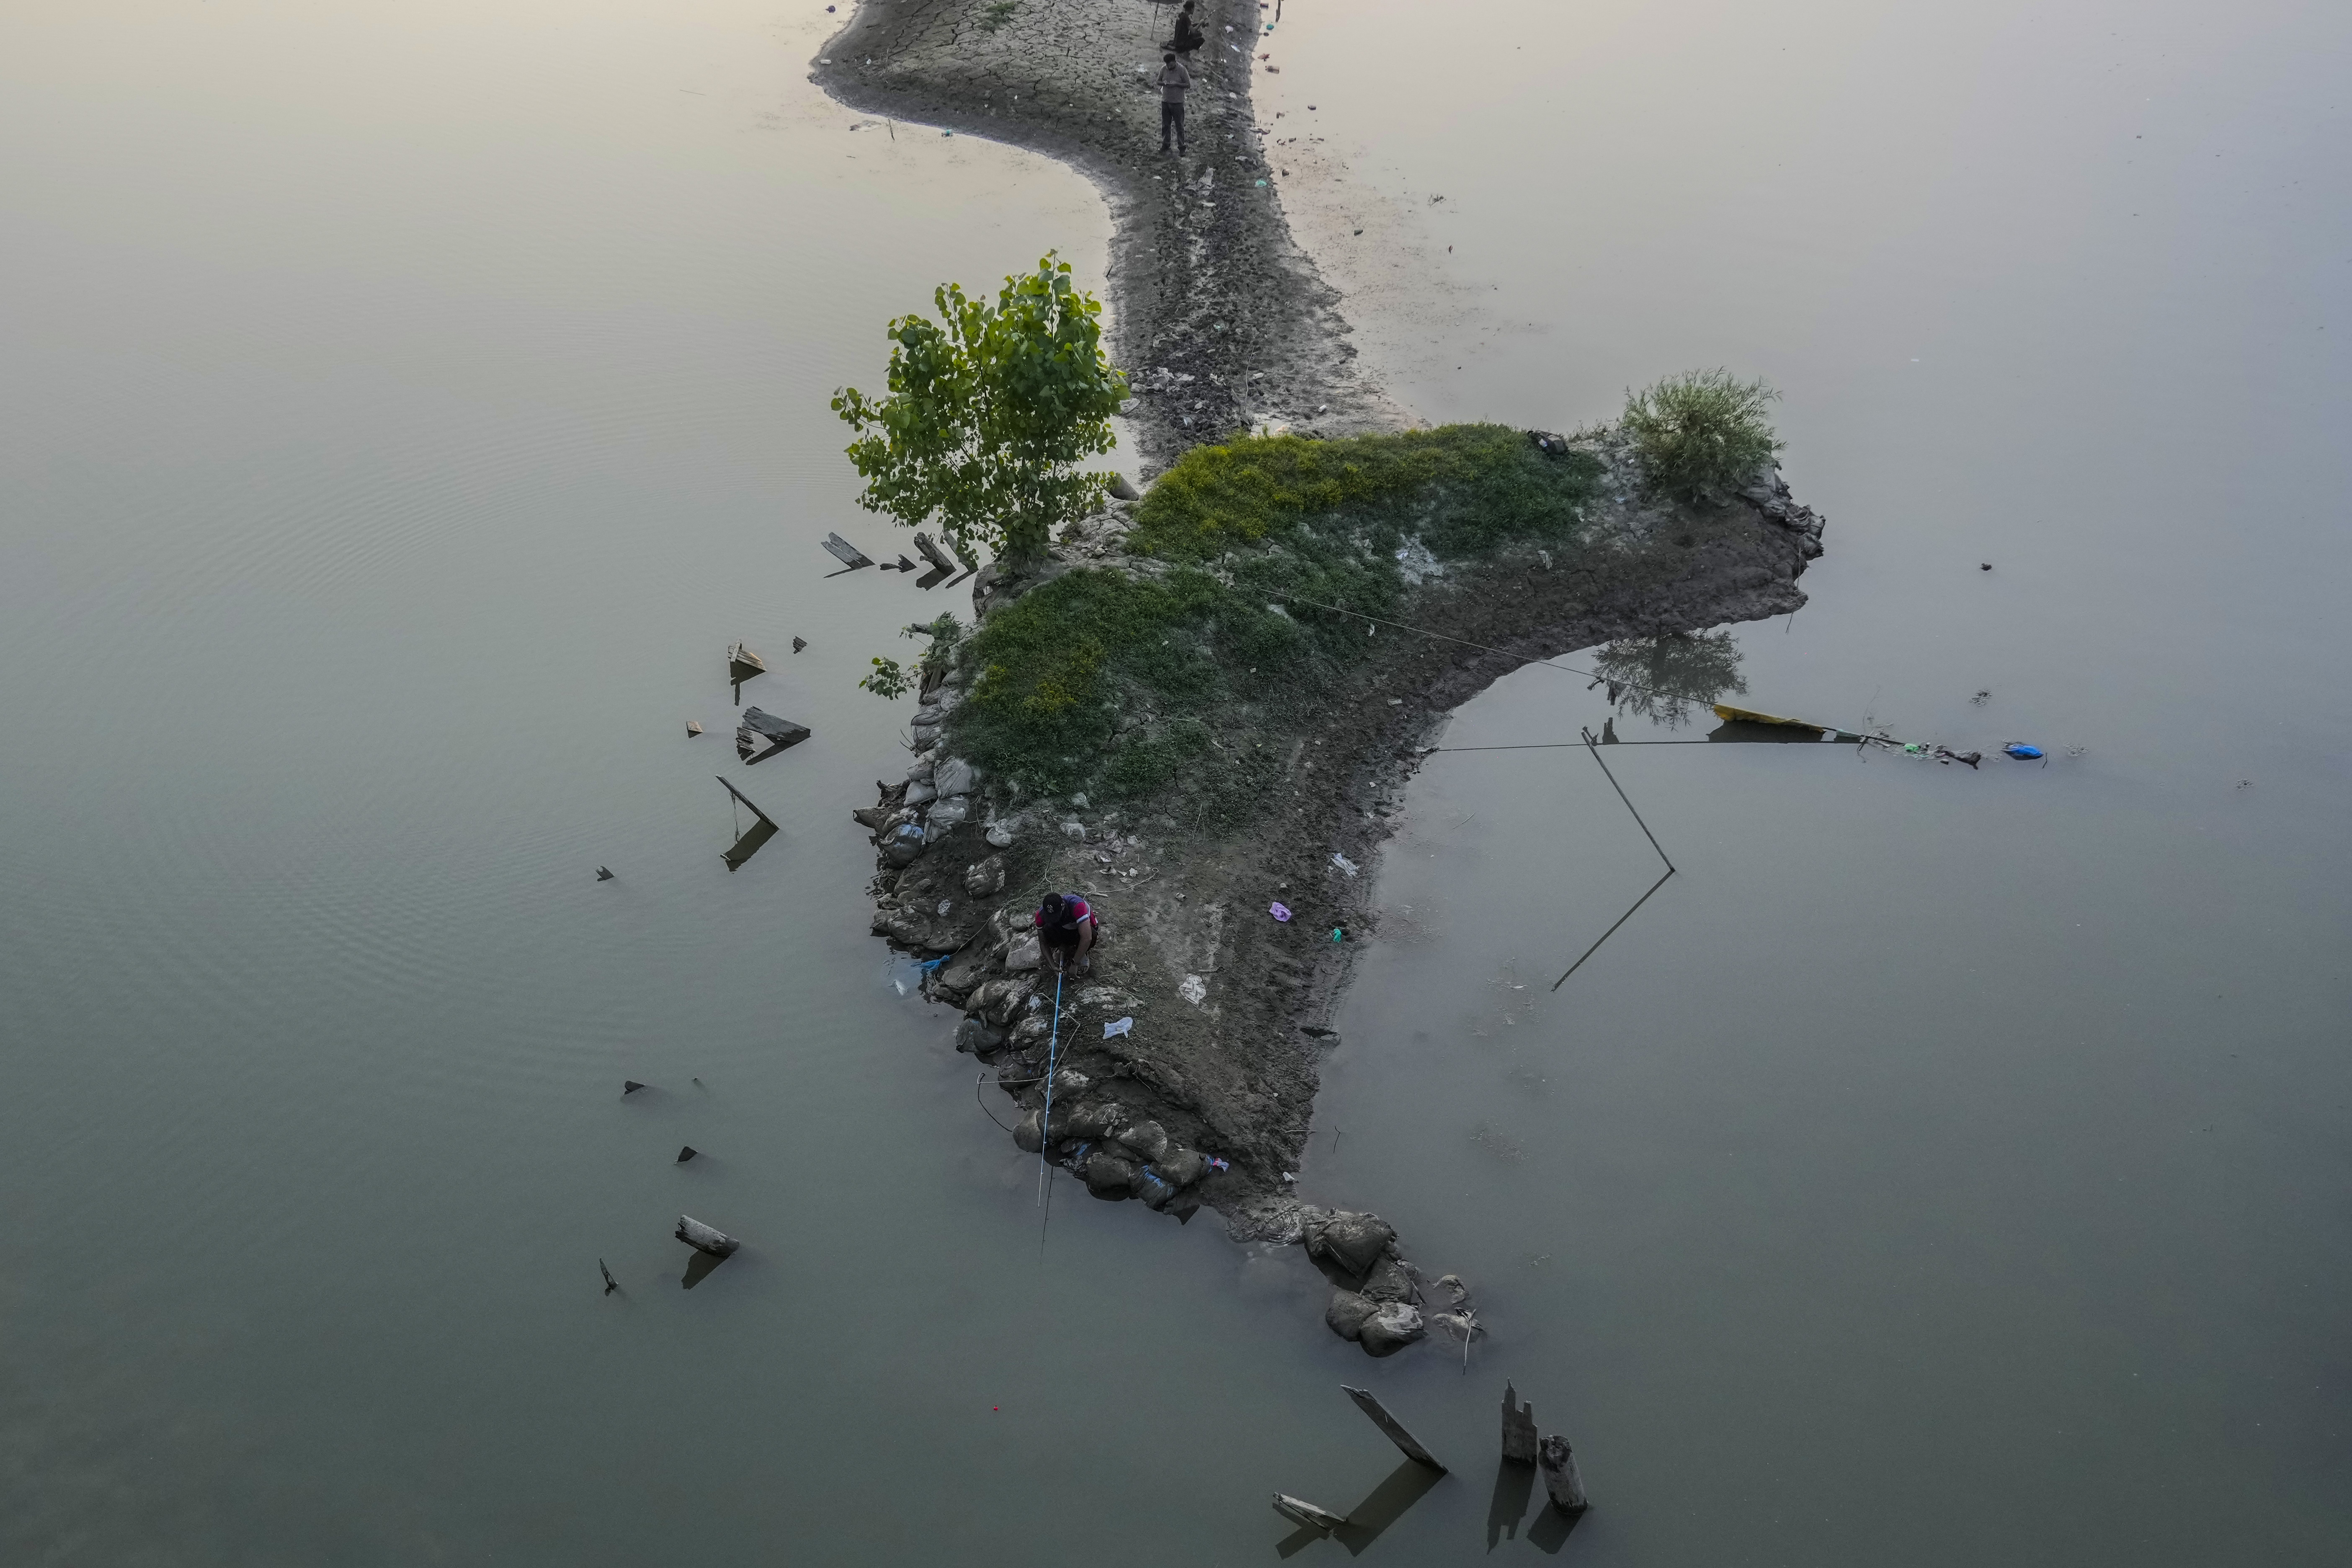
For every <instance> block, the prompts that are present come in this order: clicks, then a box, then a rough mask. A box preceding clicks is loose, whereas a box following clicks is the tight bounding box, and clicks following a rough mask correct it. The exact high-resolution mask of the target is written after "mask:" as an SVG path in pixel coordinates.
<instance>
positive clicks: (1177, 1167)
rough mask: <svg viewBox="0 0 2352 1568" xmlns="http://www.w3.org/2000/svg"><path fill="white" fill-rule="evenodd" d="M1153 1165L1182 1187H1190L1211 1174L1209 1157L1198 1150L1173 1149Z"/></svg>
mask: <svg viewBox="0 0 2352 1568" xmlns="http://www.w3.org/2000/svg"><path fill="white" fill-rule="evenodd" d="M1152 1164H1153V1165H1154V1166H1155V1167H1157V1168H1158V1170H1159V1172H1160V1174H1161V1175H1163V1176H1165V1177H1167V1178H1168V1179H1169V1180H1170V1181H1171V1182H1173V1183H1175V1184H1177V1185H1178V1186H1180V1187H1189V1186H1191V1185H1192V1184H1193V1183H1194V1182H1197V1181H1199V1180H1200V1179H1201V1178H1202V1176H1205V1175H1207V1174H1208V1173H1209V1157H1208V1156H1207V1155H1206V1154H1203V1153H1202V1152H1200V1151H1199V1150H1198V1149H1176V1148H1171V1149H1170V1150H1169V1151H1168V1152H1166V1153H1164V1154H1162V1155H1160V1158H1158V1159H1157V1160H1154V1161H1153V1162H1152Z"/></svg>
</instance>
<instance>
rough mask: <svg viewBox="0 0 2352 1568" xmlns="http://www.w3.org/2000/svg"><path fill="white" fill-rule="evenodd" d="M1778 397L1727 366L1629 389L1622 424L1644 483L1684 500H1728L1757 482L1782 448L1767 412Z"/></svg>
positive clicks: (1658, 491)
mask: <svg viewBox="0 0 2352 1568" xmlns="http://www.w3.org/2000/svg"><path fill="white" fill-rule="evenodd" d="M1779 397H1780V394H1779V393H1777V392H1775V391H1773V390H1772V389H1771V387H1769V386H1768V385H1766V384H1765V383H1764V381H1763V380H1762V378H1760V377H1759V378H1758V379H1757V380H1754V381H1742V380H1740V379H1739V378H1738V376H1735V375H1733V374H1731V373H1730V372H1729V371H1727V370H1694V371H1685V372H1684V373H1683V374H1680V375H1670V376H1668V377H1666V378H1665V379H1664V381H1661V382H1659V383H1658V384H1656V385H1655V386H1653V387H1651V388H1649V389H1648V390H1647V391H1644V392H1632V391H1628V392H1627V393H1626V394H1625V418H1624V430H1625V434H1626V435H1627V436H1629V437H1632V438H1633V450H1634V452H1635V453H1636V454H1637V455H1638V456H1639V457H1640V458H1641V459H1642V475H1643V483H1644V484H1645V485H1646V486H1647V487H1648V488H1649V489H1652V490H1653V491H1654V492H1656V493H1657V494H1659V495H1662V496H1664V497H1666V498H1668V499H1670V500H1682V501H1723V500H1728V499H1730V497H1731V496H1733V495H1734V494H1736V493H1738V491H1740V490H1743V489H1747V488H1748V486H1749V485H1751V484H1754V483H1755V482H1756V479H1757V474H1758V471H1759V469H1761V468H1763V467H1764V466H1765V465H1766V464H1768V463H1769V462H1770V461H1771V460H1772V458H1773V454H1775V453H1777V452H1779V451H1780V446H1781V443H1780V438H1779V437H1776V436H1775V435H1774V434H1773V433H1772V421H1771V419H1770V417H1769V409H1770V406H1771V405H1772V403H1773V402H1774V401H1775V400H1777V399H1778V398H1779Z"/></svg>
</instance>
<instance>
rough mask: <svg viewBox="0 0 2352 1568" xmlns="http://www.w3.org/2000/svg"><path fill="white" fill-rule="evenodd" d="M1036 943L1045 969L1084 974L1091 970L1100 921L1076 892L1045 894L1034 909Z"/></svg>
mask: <svg viewBox="0 0 2352 1568" xmlns="http://www.w3.org/2000/svg"><path fill="white" fill-rule="evenodd" d="M1035 921H1036V926H1037V942H1038V945H1039V948H1040V951H1041V956H1043V957H1044V959H1045V967H1046V969H1047V970H1049V971H1050V972H1052V973H1055V974H1069V973H1079V974H1084V973H1087V970H1088V969H1090V968H1092V967H1093V965H1094V959H1093V957H1092V956H1091V954H1092V953H1093V952H1094V945H1095V934H1096V932H1097V931H1099V930H1101V928H1102V921H1101V920H1100V919H1099V918H1098V917H1097V915H1096V914H1095V912H1094V910H1091V909H1089V908H1087V901H1086V900H1084V899H1082V898H1080V897H1078V895H1077V894H1076V893H1048V894H1046V895H1045V902H1044V903H1042V904H1040V905H1038V906H1037V913H1036V916H1035Z"/></svg>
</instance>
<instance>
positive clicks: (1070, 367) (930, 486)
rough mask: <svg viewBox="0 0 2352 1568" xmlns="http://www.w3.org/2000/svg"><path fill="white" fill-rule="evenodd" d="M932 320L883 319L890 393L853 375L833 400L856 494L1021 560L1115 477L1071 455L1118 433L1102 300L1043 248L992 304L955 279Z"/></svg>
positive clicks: (961, 550) (1121, 384)
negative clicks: (873, 391)
mask: <svg viewBox="0 0 2352 1568" xmlns="http://www.w3.org/2000/svg"><path fill="white" fill-rule="evenodd" d="M932 300H933V303H934V304H935V305H936V306H937V307H938V310H939V313H940V320H939V321H931V320H930V319H929V318H928V317H924V316H919V315H914V316H901V317H899V318H898V320H897V321H892V322H891V323H890V334H889V335H890V341H891V342H892V343H893V344H894V345H896V346H895V347H893V348H892V349H891V351H890V372H889V377H890V395H888V396H887V397H882V398H869V397H867V396H866V395H865V394H864V393H862V392H860V391H858V390H857V389H856V387H844V388H842V389H841V390H840V391H839V392H836V393H835V395H834V398H833V410H834V412H835V413H836V414H838V415H840V416H841V417H842V418H843V419H844V420H845V421H847V422H848V424H849V426H850V428H851V429H853V430H855V431H856V432H857V439H856V440H855V441H853V442H851V443H850V445H849V448H848V450H849V458H850V461H851V462H853V463H855V464H856V465H857V471H858V473H859V474H860V475H861V476H863V477H864V479H865V480H866V489H865V492H864V493H863V494H862V495H860V496H859V497H858V504H859V505H861V506H863V507H865V508H866V510H868V511H879V512H886V513H887V514H888V515H890V516H891V517H894V518H896V519H898V521H899V522H901V523H903V524H904V525H906V526H907V527H909V528H919V527H921V526H922V525H923V524H925V523H926V522H936V523H937V524H938V526H939V528H940V531H941V532H943V533H945V534H946V535H947V537H948V541H949V542H950V544H951V545H952V546H953V547H954V549H955V551H956V552H957V553H958V554H960V555H961V556H963V557H964V558H965V559H966V560H967V561H971V560H975V559H977V556H976V553H975V551H976V547H978V546H980V545H983V544H984V545H986V546H988V547H989V548H991V549H992V550H994V551H995V552H996V553H997V554H998V555H999V556H1001V557H1003V559H1005V560H1006V561H1007V562H1008V563H1012V564H1014V565H1019V564H1023V563H1028V562H1032V561H1034V560H1036V559H1037V558H1039V557H1040V556H1042V555H1044V554H1045V544H1046V541H1047V540H1048V538H1049V537H1050V536H1051V535H1052V532H1053V531H1054V530H1055V528H1056V527H1058V526H1060V525H1062V524H1064V523H1067V522H1072V521H1076V520H1077V519H1078V518H1081V517H1084V516H1085V515H1086V514H1087V513H1088V512H1089V511H1092V510H1095V509H1096V508H1097V507H1098V506H1100V505H1101V504H1102V501H1103V498H1104V496H1105V495H1106V494H1107V493H1108V490H1109V489H1110V484H1111V476H1110V475H1108V474H1105V473H1087V472H1082V471H1081V470H1080V469H1079V468H1078V467H1077V465H1078V464H1079V463H1080V462H1082V461H1083V460H1085V459H1086V458H1094V457H1099V456H1101V455H1102V454H1103V453H1105V452H1108V451H1109V450H1110V449H1111V448H1112V447H1113V446H1114V445H1116V439H1117V438H1116V437H1114V436H1113V434H1112V432H1111V426H1110V416H1112V415H1113V414H1115V413H1117V412H1118V408H1119V405H1121V404H1123V403H1124V402H1126V401H1127V398H1128V395H1129V394H1128V390H1127V377H1126V376H1125V374H1122V373H1121V372H1120V371H1119V370H1118V368H1117V367H1115V366H1114V365H1112V363H1110V361H1109V360H1108V358H1107V357H1105V355H1104V353H1103V352H1102V327H1101V323H1100V321H1099V320H1098V318H1099V317H1100V316H1101V314H1102V306H1101V304H1100V303H1099V302H1097V300H1095V298H1094V297H1093V296H1092V295H1090V294H1087V293H1086V292H1084V291H1083V290H1081V289H1078V288H1076V286H1075V285H1074V284H1073V283H1072V282H1071V281H1070V268H1069V264H1068V263H1067V262H1060V261H1056V260H1055V253H1054V252H1052V251H1048V252H1046V253H1045V257H1044V258H1043V259H1041V260H1040V261H1039V262H1038V263H1037V269H1036V270H1035V271H1034V272H1033V273H1028V274H1016V275H1014V276H1012V277H1008V278H1007V279H1005V280H1004V287H1003V289H1001V290H1000V291H999V292H998V294H997V297H996V302H995V303H994V304H993V305H992V304H989V303H988V302H987V301H985V300H973V299H969V298H967V297H966V296H965V294H964V291H963V288H962V286H961V284H955V283H948V284H942V285H941V286H940V288H939V289H937V290H936V291H934V293H933V294H932Z"/></svg>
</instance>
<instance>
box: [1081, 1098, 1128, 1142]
mask: <svg viewBox="0 0 2352 1568" xmlns="http://www.w3.org/2000/svg"><path fill="white" fill-rule="evenodd" d="M1126 1120H1127V1107H1125V1106H1124V1105H1121V1104H1120V1103H1119V1102H1118V1101H1117V1100H1094V1101H1092V1102H1090V1103H1088V1104H1086V1105H1081V1106H1079V1107H1078V1108H1077V1109H1076V1110H1073V1111H1071V1112H1070V1131H1071V1133H1072V1134H1073V1135H1074V1136H1076V1137H1079V1138H1108V1137H1110V1136H1111V1135H1112V1134H1113V1133H1115V1132H1117V1131H1118V1126H1119V1123H1120V1122H1122V1121H1126Z"/></svg>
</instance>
